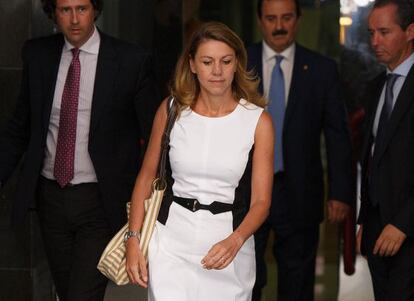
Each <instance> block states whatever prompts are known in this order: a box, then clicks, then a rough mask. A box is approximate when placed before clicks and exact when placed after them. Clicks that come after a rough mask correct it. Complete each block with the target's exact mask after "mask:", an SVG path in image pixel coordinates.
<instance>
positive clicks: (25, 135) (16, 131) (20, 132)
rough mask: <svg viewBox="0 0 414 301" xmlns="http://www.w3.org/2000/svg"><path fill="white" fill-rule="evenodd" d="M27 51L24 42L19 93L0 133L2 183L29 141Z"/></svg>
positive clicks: (0, 178)
mask: <svg viewBox="0 0 414 301" xmlns="http://www.w3.org/2000/svg"><path fill="white" fill-rule="evenodd" d="M28 53H29V51H28V46H27V43H26V44H25V45H24V46H23V50H22V59H23V73H22V80H21V87H20V94H19V97H18V99H17V103H16V107H15V111H14V114H13V116H12V117H11V119H10V120H9V121H8V122H7V123H6V125H5V127H4V128H3V129H2V131H1V133H0V182H2V183H3V184H4V182H6V181H7V179H8V178H9V177H10V175H11V174H12V172H13V171H14V169H15V168H16V166H17V164H18V163H19V161H20V159H21V158H22V156H23V154H24V153H25V151H26V149H27V145H28V141H29V131H30V101H29V98H30V96H29V76H28V73H29V70H28V68H29V64H28V61H29V59H28Z"/></svg>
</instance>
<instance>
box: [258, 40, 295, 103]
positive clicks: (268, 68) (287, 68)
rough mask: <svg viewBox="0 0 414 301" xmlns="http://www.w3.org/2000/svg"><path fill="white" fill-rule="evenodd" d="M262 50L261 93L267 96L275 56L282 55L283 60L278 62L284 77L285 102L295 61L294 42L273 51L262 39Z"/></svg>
mask: <svg viewBox="0 0 414 301" xmlns="http://www.w3.org/2000/svg"><path fill="white" fill-rule="evenodd" d="M262 48H263V50H262V66H263V76H262V81H263V94H264V96H265V97H266V98H269V90H270V81H271V78H272V71H273V67H274V66H275V64H276V56H277V55H281V56H283V60H282V62H281V63H280V68H281V69H282V71H283V76H284V79H285V101H286V104H287V101H288V98H289V90H290V83H291V81H292V73H293V64H294V63H295V49H296V46H295V43H293V44H292V45H290V46H289V47H288V48H286V49H285V50H284V51H282V52H281V53H277V52H275V51H274V50H273V49H272V48H270V46H269V45H267V44H266V42H265V41H264V40H263V47H262Z"/></svg>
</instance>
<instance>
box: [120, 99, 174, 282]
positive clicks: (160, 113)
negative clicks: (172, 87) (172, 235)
mask: <svg viewBox="0 0 414 301" xmlns="http://www.w3.org/2000/svg"><path fill="white" fill-rule="evenodd" d="M166 122H167V99H165V100H164V101H163V102H162V103H161V105H160V107H159V108H158V110H157V113H156V114H155V117H154V123H153V126H152V130H151V136H150V139H149V143H148V148H147V150H146V152H145V156H144V161H143V162H142V166H141V169H140V171H139V174H138V176H137V179H136V181H135V186H134V190H133V192H132V197H131V208H130V213H129V230H130V231H137V232H139V231H140V229H141V226H142V223H143V220H144V214H145V210H144V200H145V199H147V198H148V197H149V196H150V194H151V188H152V182H153V181H154V178H155V177H156V173H157V168H158V164H159V159H160V155H161V139H162V135H163V133H164V129H165V125H166ZM126 269H127V273H128V276H129V279H130V281H131V283H134V284H139V285H141V286H143V287H147V283H148V273H147V263H146V260H145V258H144V256H143V254H142V252H141V250H140V249H139V239H137V237H131V238H130V239H128V240H127V241H126Z"/></svg>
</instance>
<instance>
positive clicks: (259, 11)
mask: <svg viewBox="0 0 414 301" xmlns="http://www.w3.org/2000/svg"><path fill="white" fill-rule="evenodd" d="M264 1H268V0H264ZM292 1H294V2H295V6H296V17H298V18H299V17H300V16H301V15H302V9H301V7H300V3H299V0H292ZM262 7H263V0H258V1H257V16H258V17H259V19H261V18H262Z"/></svg>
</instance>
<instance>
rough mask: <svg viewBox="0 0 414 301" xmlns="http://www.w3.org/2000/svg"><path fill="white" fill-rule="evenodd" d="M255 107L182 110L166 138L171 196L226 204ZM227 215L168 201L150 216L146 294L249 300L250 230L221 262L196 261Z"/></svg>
mask: <svg viewBox="0 0 414 301" xmlns="http://www.w3.org/2000/svg"><path fill="white" fill-rule="evenodd" d="M262 111H263V109H262V108H259V107H257V106H255V105H253V104H251V103H249V102H247V101H246V100H243V99H242V100H240V102H239V104H238V105H237V107H236V108H235V110H234V111H233V112H231V113H230V114H228V115H226V116H223V117H217V118H210V117H205V116H202V115H199V114H197V113H195V112H194V111H192V110H191V109H187V110H185V111H183V112H182V113H181V116H180V118H179V119H178V120H177V121H176V122H175V124H174V127H173V129H172V131H171V137H170V152H169V158H170V164H171V169H172V177H173V179H174V185H173V187H172V190H173V193H174V195H176V196H179V197H184V198H195V199H197V200H199V202H200V203H201V204H210V203H212V202H214V201H219V202H223V203H233V200H234V196H235V189H236V188H237V186H238V183H239V180H240V178H241V177H242V175H243V173H244V171H245V168H246V164H247V162H248V157H249V152H250V150H251V148H252V146H253V143H254V133H255V130H256V125H257V122H258V120H259V117H260V115H261V113H262ZM232 222H233V217H232V213H231V212H224V213H220V214H216V215H213V214H212V213H210V211H206V210H199V211H196V212H191V211H190V210H188V209H186V208H184V207H182V206H180V205H179V204H177V203H175V202H173V203H172V204H171V207H170V211H169V215H168V220H167V222H166V224H165V225H163V224H161V223H159V222H157V223H156V226H155V230H154V234H153V236H152V238H151V241H150V245H149V258H148V260H149V292H148V298H149V300H152V301H185V300H188V301H204V300H205V301H212V300H214V301H220V300H223V301H224V300H225V301H230V300H234V301H243V300H245V301H248V300H251V293H252V289H253V285H254V282H255V272H256V266H255V254H254V240H253V236H252V237H250V238H249V239H248V240H247V241H246V242H245V243H244V244H243V246H242V248H241V249H240V250H239V252H238V253H237V256H236V257H235V258H234V260H233V262H231V263H230V265H229V266H227V267H226V268H225V269H223V270H207V269H204V268H203V267H202V264H201V260H202V258H204V256H205V255H206V254H207V252H208V251H209V249H210V248H211V247H212V246H213V245H214V244H216V243H217V242H219V241H221V240H223V239H225V238H226V237H228V236H229V235H230V234H231V233H232V232H233V225H232Z"/></svg>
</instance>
